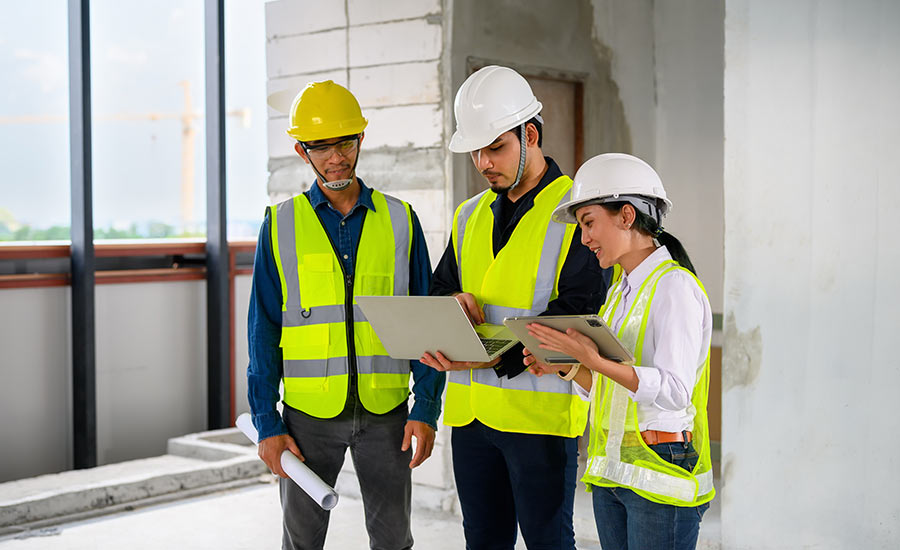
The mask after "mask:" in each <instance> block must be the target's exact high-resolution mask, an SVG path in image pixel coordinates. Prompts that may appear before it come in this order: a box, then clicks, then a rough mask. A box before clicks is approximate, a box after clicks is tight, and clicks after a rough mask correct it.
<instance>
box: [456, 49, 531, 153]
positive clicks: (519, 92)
mask: <svg viewBox="0 0 900 550" xmlns="http://www.w3.org/2000/svg"><path fill="white" fill-rule="evenodd" d="M542 107H543V106H542V105H541V102H540V101H538V100H537V98H536V97H534V92H532V91H531V86H529V85H528V81H526V80H525V79H524V78H523V77H522V75H520V74H519V73H517V72H516V71H514V70H512V69H510V68H508V67H498V66H497V65H490V66H488V67H484V68H483V69H479V70H477V71H475V72H474V73H472V74H471V75H470V76H469V78H467V79H466V81H465V82H463V84H462V86H460V87H459V91H457V92H456V100H455V101H454V102H453V114H454V115H455V116H456V131H455V132H453V136H452V137H451V138H450V150H451V151H453V152H454V153H468V152H470V151H477V150H478V149H481V148H482V147H487V146H488V145H490V144H491V143H493V141H494V140H495V139H497V136H499V135H500V134H502V133H503V132H506V131H507V130H511V129H512V128H515V127H516V126H518V125H520V124H522V123H524V122H527V121H528V120H530V119H531V118H533V117H534V116H535V115H537V114H538V113H540V112H541V108H542Z"/></svg>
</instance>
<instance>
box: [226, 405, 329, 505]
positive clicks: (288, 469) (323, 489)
mask: <svg viewBox="0 0 900 550" xmlns="http://www.w3.org/2000/svg"><path fill="white" fill-rule="evenodd" d="M234 425H235V426H237V427H238V429H240V430H241V431H242V432H244V435H246V436H247V437H248V438H249V439H250V441H252V442H253V443H254V444H256V443H257V440H258V439H259V434H258V433H257V432H256V428H254V427H253V421H252V420H251V419H250V415H249V414H248V413H244V414H242V415H240V416H239V417H237V420H236V421H235V423H234ZM281 467H282V468H283V469H284V472H285V473H286V474H287V475H288V477H290V478H291V479H292V480H294V483H296V484H297V485H298V486H300V488H301V489H303V491H304V492H305V493H306V494H307V495H309V496H310V498H312V499H313V500H314V501H316V504H318V505H319V506H321V507H322V509H323V510H331V509H332V508H334V507H335V506H337V502H338V494H337V491H335V490H334V489H332V488H331V487H330V486H329V485H328V484H327V483H325V482H324V481H322V479H321V478H320V477H319V476H317V475H316V474H315V472H313V471H312V470H310V469H309V467H308V466H307V465H306V464H304V463H302V462H300V459H299V458H297V457H296V456H295V455H294V453H292V452H290V451H288V450H285V451H284V452H283V453H281Z"/></svg>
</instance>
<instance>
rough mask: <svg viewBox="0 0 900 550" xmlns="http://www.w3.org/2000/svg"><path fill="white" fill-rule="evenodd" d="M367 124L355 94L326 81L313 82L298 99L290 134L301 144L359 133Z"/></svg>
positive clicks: (289, 130) (292, 108)
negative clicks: (301, 142) (302, 142)
mask: <svg viewBox="0 0 900 550" xmlns="http://www.w3.org/2000/svg"><path fill="white" fill-rule="evenodd" d="M367 124H369V121H368V120H366V119H365V118H363V116H362V111H361V110H360V108H359V102H357V101H356V98H355V97H353V94H351V93H350V91H349V90H348V89H347V88H344V87H343V86H341V85H340V84H335V83H334V82H333V81H331V80H325V81H323V82H310V83H309V84H307V85H306V88H304V89H303V91H301V92H300V93H299V94H297V97H295V98H294V103H293V104H292V105H291V127H290V128H289V129H288V131H287V133H288V135H289V136H291V137H292V138H294V139H296V140H299V141H315V140H317V139H331V138H336V137H341V136H350V135H353V134H359V133H362V131H363V130H365V128H366V125H367Z"/></svg>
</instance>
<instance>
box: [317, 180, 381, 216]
mask: <svg viewBox="0 0 900 550" xmlns="http://www.w3.org/2000/svg"><path fill="white" fill-rule="evenodd" d="M356 181H358V182H359V198H358V199H356V204H355V205H353V208H351V209H350V211H351V212H353V211H354V210H356V209H357V208H358V207H359V206H360V205H362V206H365V207H366V208H368V209H369V210H371V211H372V212H375V203H374V202H372V190H371V189H370V188H368V187H367V186H366V184H365V183H363V180H362V178H360V177H357V178H356ZM306 198H308V199H309V204H311V205H312V207H313V208H314V209H316V210H318V209H319V207H320V206H322V205H326V204H327V205H330V204H331V203H329V202H328V197H326V196H325V193H323V192H322V190H321V189H319V184H318V183H316V182H315V181H314V182H313V184H312V185H311V186H310V187H309V190H308V191H307V192H306Z"/></svg>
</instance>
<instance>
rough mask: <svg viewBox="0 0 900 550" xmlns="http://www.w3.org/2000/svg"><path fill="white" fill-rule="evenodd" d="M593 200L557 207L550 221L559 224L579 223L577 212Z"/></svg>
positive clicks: (573, 202)
mask: <svg viewBox="0 0 900 550" xmlns="http://www.w3.org/2000/svg"><path fill="white" fill-rule="evenodd" d="M592 200H594V199H593V198H590V199H579V200H574V201H569V202H566V203H563V204H561V205H559V206H557V207H556V210H554V211H553V214H551V215H550V219H551V220H553V221H555V222H557V223H578V220H577V219H576V218H575V210H577V209H578V207H579V206H581V205H582V204H584V203H587V202H590V201H592Z"/></svg>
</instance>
